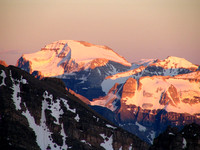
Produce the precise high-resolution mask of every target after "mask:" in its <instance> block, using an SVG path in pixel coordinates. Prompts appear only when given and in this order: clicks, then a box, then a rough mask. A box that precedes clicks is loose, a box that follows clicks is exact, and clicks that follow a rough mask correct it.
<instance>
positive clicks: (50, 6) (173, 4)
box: [0, 0, 200, 65]
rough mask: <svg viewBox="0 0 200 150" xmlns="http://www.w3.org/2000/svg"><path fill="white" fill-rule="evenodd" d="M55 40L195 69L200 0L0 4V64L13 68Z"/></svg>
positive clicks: (199, 59) (14, 0)
mask: <svg viewBox="0 0 200 150" xmlns="http://www.w3.org/2000/svg"><path fill="white" fill-rule="evenodd" d="M57 40H82V41H87V42H90V43H93V44H98V45H107V46H109V47H110V48H112V49H113V50H114V51H116V52H117V53H118V54H120V55H122V56H123V57H125V58H126V59H127V60H128V61H129V62H135V61H138V60H140V59H142V58H146V59H149V58H159V59H164V58H166V57H167V56H177V57H183V58H185V59H187V60H189V61H191V62H192V63H194V64H200V55H199V54H200V0H0V59H3V60H5V61H6V62H7V63H8V64H14V65H15V64H16V62H17V59H18V58H19V57H20V56H21V55H22V54H25V53H33V52H36V51H39V50H40V49H41V48H42V47H44V46H45V45H46V44H49V43H51V42H54V41H57Z"/></svg>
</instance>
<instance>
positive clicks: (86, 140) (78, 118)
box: [0, 65, 149, 150]
mask: <svg viewBox="0 0 200 150" xmlns="http://www.w3.org/2000/svg"><path fill="white" fill-rule="evenodd" d="M0 99H1V105H0V110H1V111H0V133H1V134H0V148H1V149H10V150H14V149H35V150H36V149H42V150H46V149H51V150H53V149H80V150H81V149H116V150H117V149H138V150H139V149H143V150H145V149H148V147H149V146H148V144H146V143H145V142H143V141H141V140H140V139H139V138H138V137H136V136H134V135H132V134H130V133H128V132H126V131H124V130H122V129H121V128H119V127H116V126H115V125H113V124H112V123H110V122H108V121H107V120H105V119H104V118H102V117H101V116H99V115H98V114H97V113H95V112H94V111H93V110H92V109H90V108H89V107H88V106H87V105H86V104H84V103H83V102H82V101H80V100H79V99H78V98H76V97H75V96H73V95H71V94H70V93H68V92H67V91H66V90H65V85H64V84H63V82H62V81H61V80H59V79H56V78H44V79H43V80H41V81H40V80H38V79H35V78H34V77H33V76H31V75H30V74H28V73H27V72H25V71H22V70H20V69H19V68H16V67H13V66H9V67H7V68H6V67H4V66H2V65H0Z"/></svg>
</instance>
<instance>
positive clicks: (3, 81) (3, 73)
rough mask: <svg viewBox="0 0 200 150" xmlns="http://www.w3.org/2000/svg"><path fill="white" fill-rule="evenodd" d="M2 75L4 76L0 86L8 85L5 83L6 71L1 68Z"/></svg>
mask: <svg viewBox="0 0 200 150" xmlns="http://www.w3.org/2000/svg"><path fill="white" fill-rule="evenodd" d="M0 76H1V77H3V79H2V82H1V84H0V86H3V85H4V86H6V84H5V79H6V73H5V72H4V70H1V74H0Z"/></svg>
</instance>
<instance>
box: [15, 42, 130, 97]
mask: <svg viewBox="0 0 200 150" xmlns="http://www.w3.org/2000/svg"><path fill="white" fill-rule="evenodd" d="M17 67H19V68H22V69H23V70H26V71H27V72H29V73H32V74H33V75H35V76H37V77H38V78H40V77H41V76H44V77H51V76H56V77H57V78H61V79H62V80H63V81H64V82H65V84H66V87H68V88H70V89H72V90H73V91H75V92H76V93H78V94H81V95H83V96H85V97H87V98H88V99H90V100H92V99H93V98H97V97H99V96H102V95H105V93H104V92H103V91H102V88H101V83H102V81H103V80H104V78H105V77H106V76H109V75H113V74H116V73H118V72H122V71H127V70H128V69H130V67H131V64H130V63H128V62H127V61H126V60H125V59H124V58H123V57H121V56H119V55H118V54H117V53H115V52H114V51H113V50H111V49H110V48H108V47H106V46H99V45H93V44H90V43H87V42H81V41H70V40H68V41H67V40H62V41H56V42H53V43H51V44H48V45H46V46H45V47H44V48H42V49H41V50H40V51H39V52H36V53H33V54H25V55H23V56H22V57H21V58H20V59H19V60H18V62H17Z"/></svg>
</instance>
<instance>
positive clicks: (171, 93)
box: [159, 84, 180, 107]
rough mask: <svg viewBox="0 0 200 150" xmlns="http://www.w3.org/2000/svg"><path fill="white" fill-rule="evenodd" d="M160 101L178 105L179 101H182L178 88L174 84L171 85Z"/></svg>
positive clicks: (165, 103)
mask: <svg viewBox="0 0 200 150" xmlns="http://www.w3.org/2000/svg"><path fill="white" fill-rule="evenodd" d="M159 103H160V104H161V105H168V104H170V105H173V106H175V107H176V106H177V104H178V103H180V99H179V94H178V92H177V89H176V88H175V87H174V86H173V85H172V84H171V85H170V86H169V88H168V89H167V91H165V92H164V93H163V94H162V96H161V99H160V101H159Z"/></svg>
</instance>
